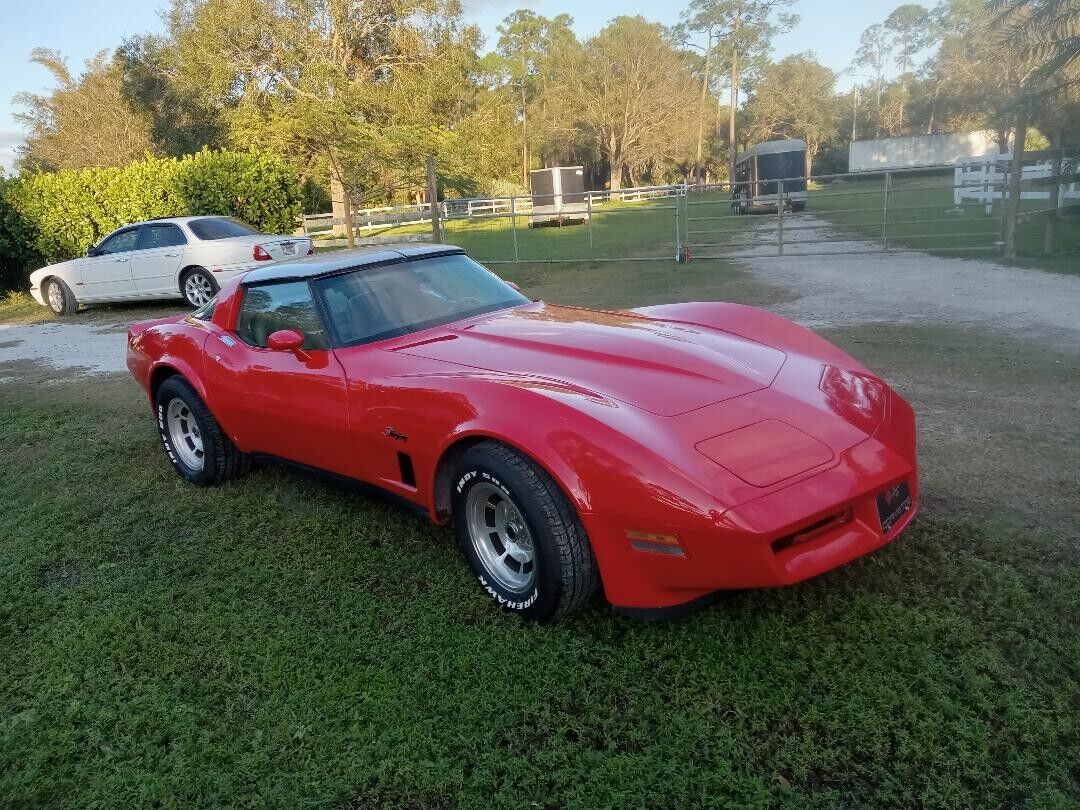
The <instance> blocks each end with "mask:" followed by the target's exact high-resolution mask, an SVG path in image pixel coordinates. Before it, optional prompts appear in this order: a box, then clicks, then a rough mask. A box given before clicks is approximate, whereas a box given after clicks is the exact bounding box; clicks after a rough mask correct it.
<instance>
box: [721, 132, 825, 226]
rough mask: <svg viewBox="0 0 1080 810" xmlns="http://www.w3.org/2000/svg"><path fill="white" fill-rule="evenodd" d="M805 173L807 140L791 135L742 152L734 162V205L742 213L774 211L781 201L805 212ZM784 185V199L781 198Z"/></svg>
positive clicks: (732, 192) (732, 193)
mask: <svg viewBox="0 0 1080 810" xmlns="http://www.w3.org/2000/svg"><path fill="white" fill-rule="evenodd" d="M805 173H806V142H805V141H800V140H798V139H795V138H792V139H789V140H786V141H765V142H764V143H759V144H758V145H757V146H755V147H753V148H751V149H747V150H746V151H745V152H743V153H742V154H741V155H739V159H738V160H737V161H736V163H735V177H733V178H732V183H731V205H732V207H733V208H735V210H736V211H738V212H739V213H740V214H746V213H749V212H751V211H761V210H765V211H768V210H771V211H775V210H776V206H777V204H778V203H781V202H782V204H783V205H784V206H786V207H788V208H790V209H791V210H792V211H802V210H803V209H804V208H806V177H805V176H804V175H805ZM781 181H782V182H781ZM781 186H782V188H783V200H782V201H778V197H777V193H778V190H779V189H780V187H781Z"/></svg>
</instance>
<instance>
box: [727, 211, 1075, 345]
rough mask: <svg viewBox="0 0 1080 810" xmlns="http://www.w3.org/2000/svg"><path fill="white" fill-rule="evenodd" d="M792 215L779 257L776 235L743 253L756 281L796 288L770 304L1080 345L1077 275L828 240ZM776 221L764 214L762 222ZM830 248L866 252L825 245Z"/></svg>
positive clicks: (862, 320)
mask: <svg viewBox="0 0 1080 810" xmlns="http://www.w3.org/2000/svg"><path fill="white" fill-rule="evenodd" d="M795 216H797V217H798V220H799V229H798V230H794V229H792V230H790V231H787V232H785V237H784V238H785V244H784V251H785V255H784V256H783V257H777V256H773V255H772V254H773V253H774V252H775V247H773V246H772V245H770V246H768V247H763V248H755V250H754V254H756V255H747V256H745V257H744V258H741V259H739V263H740V264H741V265H742V266H743V267H744V268H745V269H747V270H749V271H750V272H751V273H752V274H753V276H754V277H755V278H756V279H757V280H758V281H762V282H766V283H769V284H773V285H777V286H780V287H784V288H786V289H788V290H790V291H791V292H793V293H795V294H796V295H797V296H798V297H797V298H796V299H795V300H792V301H789V302H787V303H783V304H778V305H777V306H775V307H773V309H775V310H776V311H777V312H780V313H781V314H783V315H786V316H787V317H789V318H792V319H794V320H796V321H799V322H800V323H802V324H805V325H806V326H809V327H811V328H814V329H827V328H839V327H846V326H858V325H861V324H867V323H919V324H926V325H935V326H944V327H956V328H966V327H981V328H986V329H991V330H997V331H1003V332H1006V333H1009V334H1012V335H1015V336H1020V337H1025V338H1029V339H1034V340H1037V341H1039V342H1046V343H1048V344H1049V345H1053V346H1054V347H1055V348H1059V349H1064V350H1070V349H1072V350H1080V276H1065V275H1058V274H1055V273H1044V272H1042V271H1039V270H1025V269H1023V268H1018V267H1004V266H1001V265H997V264H993V263H991V262H987V261H975V260H971V259H959V258H942V257H939V256H931V255H929V254H926V253H890V254H882V253H881V252H880V246H878V245H873V244H870V243H866V242H853V241H851V240H845V241H840V240H837V241H836V242H835V243H833V245H832V246H830V244H829V243H827V242H825V243H822V242H820V241H817V240H821V239H828V238H830V237H832V236H834V233H833V232H832V231H830V229H829V228H828V225H827V223H825V222H823V221H822V220H820V219H817V218H815V217H813V216H811V215H808V214H798V215H795ZM814 226H820V227H814ZM772 227H773V225H772V223H771V222H763V223H762V224H761V225H759V226H758V229H759V230H761V231H763V232H768V230H769V229H771V228H772ZM765 238H771V237H765ZM810 240H814V241H813V242H812V243H811V241H810ZM831 249H835V250H862V251H865V253H863V254H829V251H830V250H831ZM810 253H813V254H815V255H807V254H810ZM766 254H768V255H766ZM818 254H826V255H818Z"/></svg>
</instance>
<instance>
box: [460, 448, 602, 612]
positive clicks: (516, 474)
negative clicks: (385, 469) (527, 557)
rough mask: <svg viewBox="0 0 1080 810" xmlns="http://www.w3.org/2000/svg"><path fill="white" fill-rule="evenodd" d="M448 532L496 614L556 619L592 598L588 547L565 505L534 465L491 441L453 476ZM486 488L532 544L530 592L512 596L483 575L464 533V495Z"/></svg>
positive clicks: (595, 576)
mask: <svg viewBox="0 0 1080 810" xmlns="http://www.w3.org/2000/svg"><path fill="white" fill-rule="evenodd" d="M455 478H456V480H457V484H456V485H455V487H454V493H453V499H452V500H453V513H454V531H455V533H456V535H457V540H458V547H459V548H460V550H461V553H462V556H464V557H465V560H466V562H467V563H468V564H469V567H470V568H472V570H473V574H474V575H475V576H476V578H477V581H478V582H479V583H480V586H481V587H482V588H483V589H484V591H485V592H486V593H487V594H488V596H490V597H491V598H492V599H493V600H494V601H495V602H496V603H497V604H498V605H499V607H500V608H502V609H504V610H511V611H514V612H515V613H517V614H518V615H520V616H522V617H523V618H527V619H533V620H537V621H546V620H552V619H557V618H559V617H560V616H564V615H566V614H567V613H570V612H572V611H574V610H576V609H578V608H579V607H581V606H582V605H583V604H585V602H587V601H588V600H589V599H590V598H591V597H592V595H593V594H594V593H595V592H596V588H597V585H598V582H599V572H598V570H597V566H596V560H595V558H594V557H593V553H592V547H591V546H590V545H589V539H588V537H587V536H586V534H585V529H584V527H583V526H582V525H581V520H580V519H579V518H578V515H577V513H576V512H575V511H574V509H573V506H572V505H571V503H570V501H569V499H568V498H567V497H566V495H565V494H563V492H562V490H561V489H560V488H559V486H558V485H557V484H556V483H555V481H554V480H553V479H552V478H551V476H550V475H548V474H547V472H546V471H545V470H544V469H543V468H542V467H540V466H539V465H538V464H536V462H534V461H533V460H532V459H530V458H528V457H527V456H525V455H523V454H521V453H519V452H518V451H516V450H514V449H513V448H511V447H508V446H506V445H504V444H501V443H499V442H495V441H485V442H481V443H479V444H475V445H473V446H472V447H470V448H469V449H468V450H466V451H465V452H464V453H463V454H462V457H461V460H460V462H459V467H458V471H457V473H456V474H455ZM480 483H484V484H486V485H491V486H494V487H496V488H498V490H500V491H501V492H503V493H504V494H505V495H506V497H507V498H508V499H509V500H510V501H511V502H512V503H513V504H514V505H516V506H517V507H518V510H519V512H520V516H521V518H522V519H523V520H524V521H525V523H526V524H527V528H528V530H529V535H530V536H531V539H532V549H533V554H534V557H533V565H534V566H535V569H534V570H535V579H534V582H533V584H532V586H531V591H526V592H524V593H522V592H514V591H511V590H508V589H507V588H504V587H503V586H502V585H500V583H499V582H496V581H495V579H494V577H492V576H490V575H489V572H488V571H487V570H486V568H485V565H484V563H483V561H482V560H481V558H480V557H479V556H478V554H477V552H476V549H475V547H474V544H473V541H472V538H471V536H470V533H469V528H468V520H467V519H466V515H465V509H466V506H465V505H466V502H467V499H468V495H469V491H470V490H471V489H472V488H473V487H475V486H477V485H478V484H480Z"/></svg>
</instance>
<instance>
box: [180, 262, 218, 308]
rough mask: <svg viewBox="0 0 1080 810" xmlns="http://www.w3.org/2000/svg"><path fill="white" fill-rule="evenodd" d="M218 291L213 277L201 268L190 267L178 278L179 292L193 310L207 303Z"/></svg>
mask: <svg viewBox="0 0 1080 810" xmlns="http://www.w3.org/2000/svg"><path fill="white" fill-rule="evenodd" d="M219 289H220V287H219V286H218V283H217V281H216V280H215V279H214V277H213V276H212V275H210V273H209V272H207V271H206V269H204V268H202V267H192V268H190V269H188V270H185V271H184V272H183V274H182V275H181V276H180V292H181V293H183V295H184V300H185V301H187V302H188V303H189V304H191V306H192V307H194V308H195V309H198V308H199V307H201V306H203V305H204V304H206V303H208V302H209V301H210V299H211V298H213V297H214V296H215V295H217V293H218V290H219Z"/></svg>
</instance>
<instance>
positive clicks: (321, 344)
mask: <svg viewBox="0 0 1080 810" xmlns="http://www.w3.org/2000/svg"><path fill="white" fill-rule="evenodd" d="M279 329H295V330H296V331H298V332H300V333H301V334H302V335H303V336H304V348H305V349H326V348H328V347H329V345H330V344H329V341H328V340H327V337H326V327H325V326H324V325H323V322H322V318H321V317H319V313H318V311H317V310H316V309H315V301H314V300H313V299H312V297H311V287H310V286H309V285H308V283H307V282H306V281H286V282H281V283H277V284H260V285H257V286H251V287H248V288H247V289H246V290H245V291H244V300H243V302H242V303H241V304H240V317H239V320H238V322H237V325H236V334H237V335H239V337H240V339H241V340H242V341H244V342H245V343H247V344H249V345H251V346H261V347H265V346H266V344H267V340H268V339H269V338H270V335H271V334H272V333H274V332H276V331H278V330H279Z"/></svg>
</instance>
